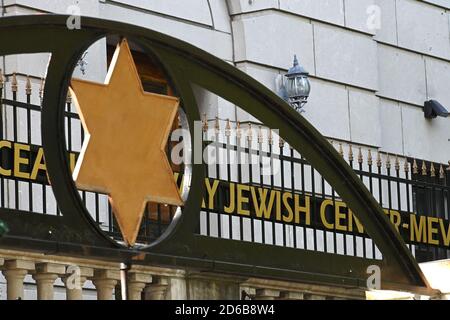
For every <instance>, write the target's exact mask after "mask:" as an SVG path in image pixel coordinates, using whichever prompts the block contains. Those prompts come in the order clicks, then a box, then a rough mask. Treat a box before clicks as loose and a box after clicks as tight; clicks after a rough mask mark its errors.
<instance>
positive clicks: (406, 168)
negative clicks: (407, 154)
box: [404, 160, 409, 173]
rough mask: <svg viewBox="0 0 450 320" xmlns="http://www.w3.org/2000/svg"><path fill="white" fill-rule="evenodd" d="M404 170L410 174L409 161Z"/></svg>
mask: <svg viewBox="0 0 450 320" xmlns="http://www.w3.org/2000/svg"><path fill="white" fill-rule="evenodd" d="M404 170H405V172H406V173H408V172H409V162H408V160H405V165H404Z"/></svg>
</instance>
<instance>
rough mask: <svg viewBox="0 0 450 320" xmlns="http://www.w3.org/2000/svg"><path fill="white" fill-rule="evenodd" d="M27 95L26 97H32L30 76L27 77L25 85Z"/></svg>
mask: <svg viewBox="0 0 450 320" xmlns="http://www.w3.org/2000/svg"><path fill="white" fill-rule="evenodd" d="M25 94H26V95H28V96H29V95H31V80H30V76H27V81H26V83H25Z"/></svg>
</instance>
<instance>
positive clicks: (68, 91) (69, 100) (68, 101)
mask: <svg viewBox="0 0 450 320" xmlns="http://www.w3.org/2000/svg"><path fill="white" fill-rule="evenodd" d="M66 103H72V94H71V93H70V90H67V96H66Z"/></svg>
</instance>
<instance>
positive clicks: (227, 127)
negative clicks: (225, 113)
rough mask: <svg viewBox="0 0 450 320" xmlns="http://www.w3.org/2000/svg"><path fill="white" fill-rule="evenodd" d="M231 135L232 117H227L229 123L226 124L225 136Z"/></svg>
mask: <svg viewBox="0 0 450 320" xmlns="http://www.w3.org/2000/svg"><path fill="white" fill-rule="evenodd" d="M230 135H231V125H230V119H227V124H226V125H225V136H226V137H229V136H230Z"/></svg>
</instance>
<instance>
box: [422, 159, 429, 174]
mask: <svg viewBox="0 0 450 320" xmlns="http://www.w3.org/2000/svg"><path fill="white" fill-rule="evenodd" d="M427 171H428V170H427V165H426V164H425V161H422V175H423V176H426V175H427Z"/></svg>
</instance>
